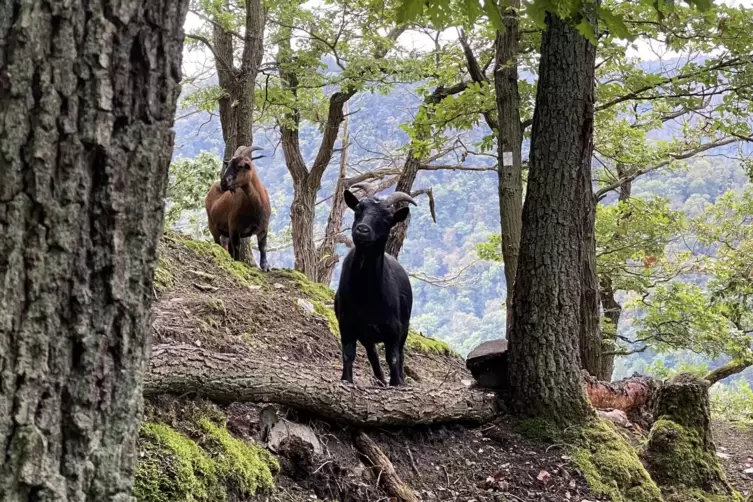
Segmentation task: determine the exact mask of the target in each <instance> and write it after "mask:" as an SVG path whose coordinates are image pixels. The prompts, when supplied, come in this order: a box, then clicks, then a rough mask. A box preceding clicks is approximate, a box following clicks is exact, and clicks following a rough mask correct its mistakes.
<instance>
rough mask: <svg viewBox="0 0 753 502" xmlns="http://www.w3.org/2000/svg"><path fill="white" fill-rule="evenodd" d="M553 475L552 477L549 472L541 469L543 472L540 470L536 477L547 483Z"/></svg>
mask: <svg viewBox="0 0 753 502" xmlns="http://www.w3.org/2000/svg"><path fill="white" fill-rule="evenodd" d="M551 477H552V475H551V474H549V473H548V472H546V471H541V472H539V475H538V476H536V479H538V480H539V481H541V482H542V483H544V484H546V483H547V482H548V481H549V478H551Z"/></svg>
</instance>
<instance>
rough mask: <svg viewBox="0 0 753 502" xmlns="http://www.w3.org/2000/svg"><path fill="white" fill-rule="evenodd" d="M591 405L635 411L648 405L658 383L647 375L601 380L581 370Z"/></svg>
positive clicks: (599, 407) (626, 411) (627, 411)
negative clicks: (615, 380) (610, 380)
mask: <svg viewBox="0 0 753 502" xmlns="http://www.w3.org/2000/svg"><path fill="white" fill-rule="evenodd" d="M583 381H584V382H585V384H586V392H587V393H588V399H589V400H590V401H591V406H593V407H594V408H597V409H609V408H611V409H614V410H621V411H624V412H625V413H630V412H635V411H639V410H643V409H647V408H649V407H650V405H651V402H652V399H653V397H654V395H655V393H656V390H657V388H658V387H659V384H658V382H657V381H656V380H654V379H653V378H651V377H647V376H640V375H634V376H632V377H629V378H626V379H624V380H620V381H618V382H602V381H599V380H597V379H596V378H594V377H592V376H591V375H589V374H588V373H587V372H585V371H584V372H583Z"/></svg>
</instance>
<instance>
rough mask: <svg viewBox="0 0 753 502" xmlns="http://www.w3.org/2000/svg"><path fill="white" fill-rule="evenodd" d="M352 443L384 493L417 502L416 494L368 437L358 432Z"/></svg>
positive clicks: (406, 501) (406, 500)
mask: <svg viewBox="0 0 753 502" xmlns="http://www.w3.org/2000/svg"><path fill="white" fill-rule="evenodd" d="M353 442H354V443H355V445H356V448H358V451H359V453H360V454H361V457H362V458H363V462H364V464H365V465H366V466H367V467H369V468H371V472H372V473H373V474H374V477H375V478H376V479H377V480H378V481H377V482H378V483H379V484H380V485H382V488H383V489H384V491H385V492H387V495H389V496H390V497H395V498H397V499H398V500H400V501H404V502H418V498H417V497H416V494H415V493H414V492H413V490H412V489H411V488H410V487H409V486H408V485H406V484H405V483H404V482H403V480H402V479H400V476H398V475H397V472H395V467H394V466H393V465H392V462H390V459H389V458H388V457H387V455H385V454H384V453H383V452H382V450H380V449H379V446H377V444H376V443H375V442H374V441H372V440H371V438H370V437H369V436H367V435H366V434H364V433H363V432H359V433H358V434H356V436H355V437H354V438H353Z"/></svg>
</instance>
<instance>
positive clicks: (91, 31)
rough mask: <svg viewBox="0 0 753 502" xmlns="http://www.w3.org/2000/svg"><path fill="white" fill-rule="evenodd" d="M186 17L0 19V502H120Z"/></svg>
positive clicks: (150, 11) (136, 9)
mask: <svg viewBox="0 0 753 502" xmlns="http://www.w3.org/2000/svg"><path fill="white" fill-rule="evenodd" d="M187 7H188V2H187V1H186V0H180V1H166V0H150V1H146V0H130V1H124V2H111V1H106V0H89V1H87V2H82V1H80V0H78V1H76V0H74V1H71V2H50V1H45V0H39V1H20V0H15V1H7V2H3V3H2V4H0V180H2V181H0V235H2V239H0V371H2V373H0V452H2V454H1V455H2V460H1V461H0V494H1V495H0V498H2V500H3V501H4V502H17V501H27V500H55V501H74V500H75V501H77V502H81V501H92V502H93V501H102V500H111V501H126V500H130V492H131V485H132V477H133V469H134V464H135V460H136V450H135V441H136V437H137V435H138V422H139V418H140V413H141V409H142V376H143V373H144V367H145V365H146V361H147V358H148V332H149V329H150V328H151V304H152V299H153V294H154V293H153V287H152V284H153V274H154V267H155V263H156V248H157V241H158V237H159V235H160V233H161V230H162V216H163V206H164V195H165V188H166V185H167V171H168V165H169V162H170V156H171V153H172V145H173V136H174V135H173V132H172V131H171V127H172V125H173V120H174V115H175V105H176V101H177V98H178V94H179V92H180V84H179V81H180V78H181V60H182V47H183V22H184V20H185V16H186V11H187Z"/></svg>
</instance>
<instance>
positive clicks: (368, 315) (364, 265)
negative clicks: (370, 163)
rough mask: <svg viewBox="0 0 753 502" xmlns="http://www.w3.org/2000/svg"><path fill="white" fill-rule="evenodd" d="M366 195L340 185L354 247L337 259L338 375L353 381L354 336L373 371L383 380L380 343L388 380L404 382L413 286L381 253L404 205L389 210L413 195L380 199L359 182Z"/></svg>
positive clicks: (402, 217) (404, 212)
mask: <svg viewBox="0 0 753 502" xmlns="http://www.w3.org/2000/svg"><path fill="white" fill-rule="evenodd" d="M356 187H358V188H361V189H363V190H364V192H365V193H366V196H365V197H364V198H363V199H361V200H360V201H359V200H358V198H357V197H356V196H355V195H353V193H352V192H351V191H349V190H345V203H346V204H347V205H348V207H349V208H351V209H352V210H353V211H354V213H355V217H354V219H353V228H352V236H353V243H354V244H355V248H354V249H351V251H350V252H349V253H348V255H347V256H346V257H345V260H343V265H342V273H341V275H340V284H339V286H338V288H337V294H336V295H335V315H336V316H337V322H338V324H339V326H340V339H341V341H342V350H343V374H342V380H345V381H347V382H350V383H353V361H354V360H355V358H356V341H359V342H361V345H363V346H364V347H365V348H366V353H367V354H368V357H369V363H371V368H372V369H373V370H374V376H375V377H376V378H377V380H379V381H380V382H381V383H382V384H385V381H384V373H382V368H381V366H380V365H379V355H378V353H377V349H376V344H377V343H384V348H385V352H386V356H387V364H388V365H389V368H390V385H392V386H398V385H405V375H404V373H403V349H404V347H405V340H406V339H407V338H408V325H409V322H410V315H411V309H412V308H413V291H412V289H411V285H410V281H409V280H408V274H407V273H406V272H405V270H403V267H402V266H401V265H400V264H399V263H398V262H397V260H396V259H395V258H393V257H392V256H390V255H388V254H386V253H385V252H384V249H385V246H386V245H387V238H388V237H389V235H390V230H391V229H392V227H393V226H394V225H395V224H396V223H400V222H401V221H404V220H405V219H406V218H407V217H408V214H409V212H410V211H409V210H408V208H407V207H403V208H401V209H397V210H395V208H394V205H395V204H396V203H398V202H409V203H411V204H413V205H414V206H415V205H416V202H415V201H414V200H413V198H412V197H411V196H410V195H408V194H406V193H402V192H395V193H393V194H392V195H390V196H389V197H387V198H386V199H378V198H376V197H374V196H373V194H372V192H373V189H372V188H371V185H369V184H366V183H361V184H358V185H354V188H356Z"/></svg>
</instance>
